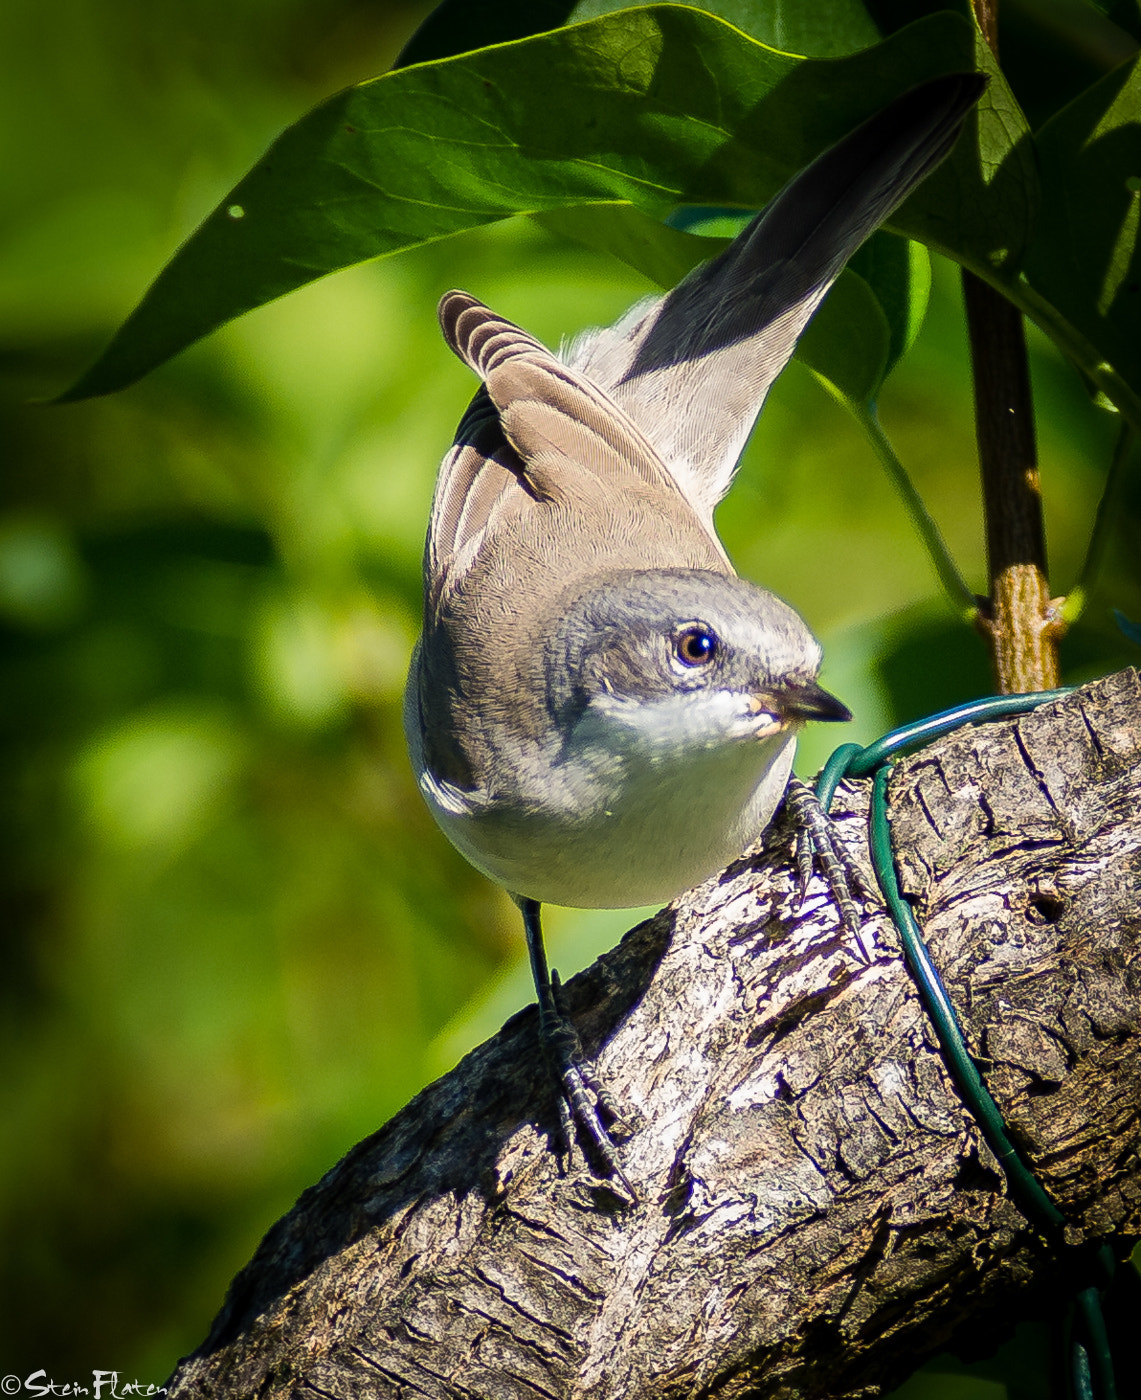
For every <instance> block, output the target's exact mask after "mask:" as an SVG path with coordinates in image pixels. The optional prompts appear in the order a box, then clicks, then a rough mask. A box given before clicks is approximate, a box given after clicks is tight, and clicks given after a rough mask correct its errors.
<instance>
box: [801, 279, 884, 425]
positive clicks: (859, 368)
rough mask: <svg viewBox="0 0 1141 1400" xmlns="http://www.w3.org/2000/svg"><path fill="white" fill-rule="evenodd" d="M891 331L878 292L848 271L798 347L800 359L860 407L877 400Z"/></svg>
mask: <svg viewBox="0 0 1141 1400" xmlns="http://www.w3.org/2000/svg"><path fill="white" fill-rule="evenodd" d="M890 350H891V327H890V326H889V325H888V319H887V316H886V315H885V314H884V310H883V307H882V306H881V305H880V303H879V301H878V300H877V299H876V296H875V293H874V292H873V291H872V289H871V288H870V287H869V286H868V284H867V283H866V282H865V281H864V279H863V278H862V277H859V276H858V275H857V274H856V273H854V272H850V271H847V270H845V271H844V272H842V273H841V274H840V276H839V277H838V278H837V280H836V284H835V286H834V287H833V288H832V290H831V291H830V292H829V293H828V296H827V297H826V298H825V300H824V302H823V303H822V304H821V307H820V310H819V311H817V313H816V315H815V316H813V318H812V320H811V321H810V322H809V323H808V328H807V329H806V330H805V332H804V334H803V335H802V336H801V337H800V343H799V345H798V346H797V347H796V358H797V359H798V360H801V361H802V362H803V363H804V364H806V365H807V366H808V368H809V369H810V370H812V372H813V373H814V374H816V375H818V376H819V377H820V378H821V379H823V380H824V382H825V384H826V385H827V386H828V387H829V388H831V389H832V390H833V391H834V392H835V393H836V394H837V395H838V397H839V398H841V399H842V400H843V401H844V402H846V403H847V404H848V406H849V407H850V408H851V407H855V406H856V405H860V404H867V403H870V402H871V401H872V399H874V398H875V396H876V394H877V393H878V392H879V387H880V385H881V384H882V383H883V378H884V375H885V374H886V372H887V362H888V355H889V353H890Z"/></svg>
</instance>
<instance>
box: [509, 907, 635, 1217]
mask: <svg viewBox="0 0 1141 1400" xmlns="http://www.w3.org/2000/svg"><path fill="white" fill-rule="evenodd" d="M515 902H516V903H517V904H518V905H519V908H520V910H521V912H522V914H523V927H524V929H525V930H526V933H527V952H528V954H529V955H530V958H531V976H532V977H533V979H534V982H535V992H536V995H537V996H538V998H539V1038H540V1040H541V1042H542V1045H543V1053H544V1054H545V1056H546V1058H547V1061H548V1063H549V1064H550V1066H551V1070H552V1073H553V1074H554V1076H555V1078H556V1079H557V1081H558V1085H559V1090H560V1094H561V1098H560V1105H561V1107H562V1112H563V1124H564V1129H567V1128H570V1125H569V1124H568V1123H567V1121H566V1120H567V1118H568V1117H569V1118H570V1119H571V1120H572V1121H573V1123H577V1124H578V1126H579V1127H580V1128H582V1130H583V1131H584V1132H585V1133H586V1135H587V1137H588V1138H589V1139H590V1141H591V1143H592V1144H593V1146H594V1149H595V1151H596V1153H597V1155H598V1157H599V1159H600V1160H601V1162H602V1163H603V1165H604V1166H605V1167H606V1170H607V1173H608V1174H609V1175H610V1176H616V1177H617V1178H618V1180H619V1181H620V1182H621V1183H622V1185H623V1186H624V1187H625V1188H626V1190H627V1191H629V1193H630V1196H631V1198H632V1199H633V1200H635V1201H636V1200H637V1199H638V1196H637V1193H636V1192H635V1190H634V1188H633V1187H632V1186H631V1185H630V1183H629V1181H628V1180H627V1179H626V1174H625V1172H623V1170H622V1168H621V1167H620V1166H619V1165H618V1153H617V1148H616V1147H615V1145H614V1140H613V1139H612V1138H611V1136H610V1134H609V1132H607V1130H606V1128H605V1126H604V1125H603V1122H602V1119H601V1118H600V1117H599V1113H598V1109H599V1107H600V1106H601V1107H602V1108H603V1109H604V1110H605V1111H606V1113H607V1114H608V1115H609V1116H610V1117H611V1118H612V1119H614V1120H615V1121H621V1120H620V1118H619V1116H618V1114H617V1113H615V1112H614V1110H613V1108H612V1107H611V1104H610V1100H609V1098H608V1096H607V1095H606V1093H605V1091H604V1090H603V1089H602V1086H601V1085H600V1084H599V1082H598V1080H597V1079H596V1078H595V1076H594V1074H593V1072H592V1070H591V1067H590V1064H589V1062H588V1061H587V1059H586V1056H585V1055H584V1053H583V1049H582V1042H581V1041H580V1040H579V1038H578V1032H577V1031H576V1030H575V1028H574V1026H573V1025H572V1024H571V1022H570V1021H569V1019H568V1018H567V1017H566V1016H565V1015H564V1014H563V1013H562V1011H561V1010H560V1009H559V1006H558V1002H557V1001H556V990H557V989H558V987H559V981H558V973H557V972H556V973H555V974H554V979H553V980H552V977H551V973H550V972H549V971H548V969H547V950H546V948H545V947H544V946H543V926H542V922H541V920H540V916H539V908H540V906H539V901H538V900H536V899H522V898H518V897H517V898H516V901H515ZM568 1110H569V1112H568ZM573 1140H574V1139H573V1130H571V1131H567V1143H568V1146H569V1145H570V1144H571V1143H572V1142H573Z"/></svg>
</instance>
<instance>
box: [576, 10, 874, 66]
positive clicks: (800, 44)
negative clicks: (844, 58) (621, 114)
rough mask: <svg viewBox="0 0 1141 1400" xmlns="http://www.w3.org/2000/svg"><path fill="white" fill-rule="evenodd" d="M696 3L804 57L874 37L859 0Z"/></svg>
mask: <svg viewBox="0 0 1141 1400" xmlns="http://www.w3.org/2000/svg"><path fill="white" fill-rule="evenodd" d="M627 3H628V0H627ZM623 8H624V4H623V0H580V3H579V4H577V5H575V6H574V9H573V13H572V16H571V17H572V19H575V20H583V19H594V18H596V17H597V16H598V15H605V14H610V13H612V12H613V11H615V10H620V9H623ZM701 8H702V9H703V10H706V11H707V12H708V13H709V14H712V15H717V16H718V17H719V18H720V19H724V20H728V22H729V23H730V24H733V25H736V27H737V28H738V29H739V30H741V32H742V33H743V34H748V35H749V37H750V38H752V39H758V40H760V42H761V43H762V44H768V45H769V46H770V47H771V48H774V49H780V50H782V51H783V52H784V53H795V54H802V55H804V56H805V57H809V58H838V57H839V56H840V55H841V54H846V53H854V52H855V51H856V50H857V49H866V48H868V47H869V45H871V44H875V43H878V42H879V38H880V31H879V30H878V29H877V28H876V24H875V21H874V20H873V19H872V17H871V15H869V14H868V10H867V6H866V5H864V4H863V3H862V0H812V3H811V4H806V3H805V0H702V3H701Z"/></svg>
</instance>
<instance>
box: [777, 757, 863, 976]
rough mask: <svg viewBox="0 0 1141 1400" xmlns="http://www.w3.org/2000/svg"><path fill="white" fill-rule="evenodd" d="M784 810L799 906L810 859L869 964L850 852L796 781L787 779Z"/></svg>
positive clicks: (856, 875)
mask: <svg viewBox="0 0 1141 1400" xmlns="http://www.w3.org/2000/svg"><path fill="white" fill-rule="evenodd" d="M784 802H785V808H786V810H787V811H788V815H789V819H790V821H791V822H792V824H793V827H794V828H795V830H796V868H797V873H798V875H799V882H800V902H801V903H802V904H803V902H804V899H805V896H806V895H807V893H808V882H809V881H810V880H811V879H812V865H813V857H814V856H815V858H816V859H817V860H818V861H819V862H820V869H821V873H822V874H823V876H824V881H825V883H826V884H827V886H828V888H829V889H830V890H831V891H832V897H833V898H834V899H835V901H836V903H837V904H838V905H839V906H840V918H841V919H842V920H843V923H844V927H845V928H846V929H847V930H848V932H849V933H850V934H851V935H852V937H853V939H854V940H855V943H856V947H857V948H858V949H859V950H860V952H861V954H862V955H863V956H864V958H865V959H866V960H867V961H868V962H870V961H871V959H872V953H873V949H872V947H871V945H870V940H868V939H867V938H866V937H865V935H864V930H863V926H862V924H861V922H860V913H859V910H858V909H857V908H856V901H855V900H854V899H853V898H852V886H853V885H856V886H858V887H859V888H860V889H861V890H864V891H865V893H866V892H867V890H866V882H865V880H864V877H863V875H862V874H861V872H860V868H859V866H858V865H857V864H856V862H855V861H854V860H853V858H852V854H851V852H850V851H849V850H848V848H847V847H846V846H845V845H844V842H843V841H842V840H841V839H840V836H839V835H838V833H837V831H836V828H835V826H834V825H833V823H832V820H831V818H830V817H829V816H828V813H827V812H825V810H824V808H823V807H822V806H821V805H820V800H819V798H818V797H817V796H816V794H815V792H813V790H812V789H811V788H810V787H809V786H808V784H807V783H803V782H801V781H800V779H799V778H790V779H789V783H788V790H787V791H786V793H785V799H784Z"/></svg>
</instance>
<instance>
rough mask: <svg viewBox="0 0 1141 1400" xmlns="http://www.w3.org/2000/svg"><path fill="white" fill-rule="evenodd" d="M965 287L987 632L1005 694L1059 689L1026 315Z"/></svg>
mask: <svg viewBox="0 0 1141 1400" xmlns="http://www.w3.org/2000/svg"><path fill="white" fill-rule="evenodd" d="M973 8H974V12H975V19H976V21H977V23H978V25H979V28H980V29H981V31H982V34H983V37H984V38H985V39H986V41H987V44H988V45H989V47H990V49H991V52H992V53H993V54H994V56H995V58H996V59H997V57H998V0H973ZM962 281H963V298H964V301H965V303H966V309H967V329H968V333H969V335H970V342H971V374H972V379H973V381H974V395H975V435H976V438H977V441H978V448H979V468H980V471H981V473H982V486H983V517H984V520H985V528H986V546H987V573H988V576H989V585H990V596H989V598H987V599H986V600H985V601H984V602H983V606H982V612H981V614H980V616H979V627H980V631H981V632H982V633H983V635H984V636H985V637H986V638H987V641H988V642H989V644H990V649H991V664H992V668H993V670H994V676H995V684H996V687H997V689H998V691H999V693H1000V694H1002V695H1011V694H1016V693H1019V692H1022V691H1038V690H1052V689H1053V688H1054V687H1055V686H1056V685H1057V684H1058V676H1059V669H1058V640H1059V638H1060V637H1061V635H1062V633H1063V632H1064V630H1065V624H1064V622H1063V620H1062V615H1061V610H1060V604H1055V603H1054V602H1053V601H1052V600H1051V598H1050V584H1049V576H1048V571H1047V567H1046V532H1045V526H1044V524H1043V520H1042V495H1041V488H1040V483H1039V477H1038V449H1037V445H1036V442H1035V433H1034V400H1033V395H1032V393H1031V388H1030V365H1029V361H1028V359H1027V354H1026V332H1025V327H1024V326H1023V321H1022V313H1021V312H1020V311H1018V310H1017V309H1016V308H1015V307H1014V306H1012V305H1011V304H1010V303H1009V302H1008V301H1007V300H1006V299H1005V297H1003V296H1002V295H1001V293H999V292H996V291H995V290H994V288H993V287H989V286H988V285H987V284H986V283H985V282H983V281H981V280H980V279H979V278H978V277H976V276H975V275H974V273H973V272H968V271H967V269H966V268H964V269H963V272H962Z"/></svg>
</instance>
